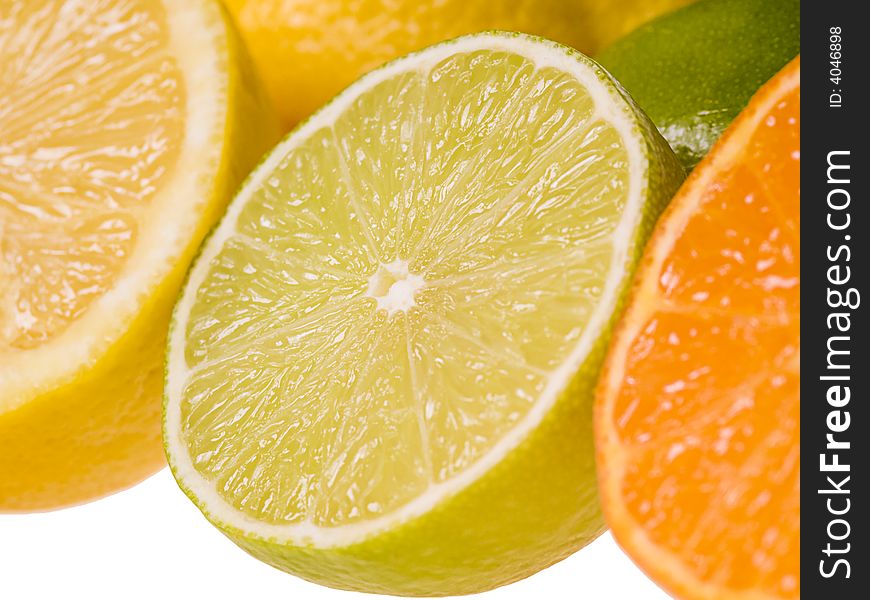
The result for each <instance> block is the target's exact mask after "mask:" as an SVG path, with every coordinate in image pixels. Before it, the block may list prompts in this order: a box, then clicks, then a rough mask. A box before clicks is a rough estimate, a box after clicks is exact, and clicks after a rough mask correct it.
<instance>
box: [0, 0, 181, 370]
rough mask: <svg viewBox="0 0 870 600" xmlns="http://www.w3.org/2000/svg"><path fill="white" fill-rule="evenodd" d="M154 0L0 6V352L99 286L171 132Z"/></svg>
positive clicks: (49, 326) (173, 81) (127, 235)
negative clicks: (0, 66)
mask: <svg viewBox="0 0 870 600" xmlns="http://www.w3.org/2000/svg"><path fill="white" fill-rule="evenodd" d="M167 44H168V31H167V23H166V15H165V14H164V9H163V6H162V4H161V3H160V2H152V1H147V0H9V1H6V2H4V3H3V6H2V8H0V65H2V68H0V356H2V354H3V352H11V351H15V350H26V349H31V348H35V347H38V346H40V345H42V344H45V343H46V342H48V341H50V340H52V339H53V338H54V337H56V336H58V335H59V334H61V333H63V331H64V330H65V329H66V328H67V327H68V326H69V325H70V324H71V323H72V322H74V321H75V320H76V319H78V318H80V317H81V316H82V315H83V314H85V313H86V311H87V310H88V309H89V307H91V305H92V304H93V303H94V302H95V301H96V300H97V299H98V298H100V297H101V296H102V295H103V294H105V293H106V292H107V291H108V290H109V289H111V288H112V286H113V285H114V283H115V281H116V280H117V277H118V275H119V273H120V272H121V271H122V269H123V267H124V265H125V263H126V261H127V260H128V259H129V257H130V255H131V253H132V251H133V249H134V246H135V243H136V235H137V230H138V228H139V227H140V225H141V224H142V222H143V220H144V219H145V218H146V210H147V208H148V203H149V200H150V199H151V198H152V197H153V195H154V194H155V192H156V191H157V190H158V189H159V188H160V186H161V182H162V181H163V180H164V179H165V178H166V176H167V173H168V171H169V170H170V168H171V166H172V164H173V163H174V160H175V154H176V152H177V149H178V148H179V146H180V137H181V136H182V135H183V131H184V126H183V96H184V93H183V89H182V81H181V78H180V75H179V71H178V69H177V66H176V64H175V61H174V60H173V58H172V57H171V55H169V54H168V53H167V52H166V47H167Z"/></svg>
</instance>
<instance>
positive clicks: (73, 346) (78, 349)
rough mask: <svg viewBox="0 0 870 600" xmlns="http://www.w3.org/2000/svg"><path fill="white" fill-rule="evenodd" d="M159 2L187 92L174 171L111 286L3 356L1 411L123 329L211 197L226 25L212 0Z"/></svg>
mask: <svg viewBox="0 0 870 600" xmlns="http://www.w3.org/2000/svg"><path fill="white" fill-rule="evenodd" d="M163 3H164V5H165V7H166V15H167V22H168V26H169V32H170V44H171V47H170V48H169V49H168V50H167V51H168V52H170V53H171V54H172V56H173V57H174V58H175V60H176V61H177V64H178V66H179V72H180V73H181V75H182V77H183V78H184V85H185V93H186V102H185V114H186V122H185V123H186V131H185V134H184V142H183V146H182V148H181V151H180V153H179V156H178V160H177V163H176V164H175V166H174V170H173V175H172V177H171V179H170V180H168V181H167V182H166V185H165V187H163V188H162V189H161V190H160V191H159V192H157V193H156V194H155V195H154V196H153V197H152V198H151V199H150V201H149V204H150V205H149V208H148V211H147V216H146V219H145V220H144V221H142V222H140V223H139V225H140V234H139V237H138V241H137V243H136V247H135V250H134V251H133V253H132V254H131V256H130V258H129V260H128V262H127V263H126V264H125V265H124V267H123V269H122V270H121V272H120V273H119V275H118V278H117V280H116V282H115V285H114V286H113V288H112V289H111V290H109V291H108V292H106V293H105V294H104V295H103V296H101V297H100V298H98V299H96V300H95V301H94V302H93V304H92V305H91V306H90V307H89V308H88V310H87V312H86V313H85V314H84V315H82V317H81V318H79V319H78V320H76V321H75V322H73V323H72V324H70V326H69V327H68V328H67V329H66V330H65V331H64V332H63V333H61V334H60V335H58V336H57V337H56V338H54V339H52V340H51V341H50V342H49V343H46V344H44V345H42V346H40V347H38V348H34V349H31V350H24V351H15V352H6V353H3V354H2V356H0V389H2V390H3V394H2V397H0V412H4V411H7V410H12V409H14V408H16V407H18V406H20V405H22V404H24V403H26V402H27V401H29V400H30V399H32V398H34V397H37V396H39V395H40V394H43V393H45V392H47V391H50V390H52V389H56V388H57V387H58V386H60V385H63V384H64V383H65V382H67V381H69V380H71V379H73V378H74V377H75V376H76V374H77V373H79V372H80V371H81V370H83V369H86V368H88V367H90V366H92V365H93V364H94V363H95V362H96V361H97V360H98V359H99V358H100V357H101V356H102V355H103V354H104V353H105V352H106V351H107V350H108V349H109V347H110V346H111V345H112V344H113V343H114V342H116V341H117V340H118V339H119V338H120V337H121V336H122V335H123V334H124V332H125V331H126V330H127V328H128V327H129V325H130V322H131V321H132V320H133V319H134V318H135V317H136V315H137V313H138V312H139V310H140V309H141V307H142V304H143V302H144V301H145V300H146V299H147V298H148V297H149V296H150V295H151V294H152V293H153V290H154V288H155V286H157V285H158V284H159V283H160V282H161V281H162V279H163V278H164V277H166V275H167V274H168V273H169V272H170V271H171V270H172V269H173V268H174V267H175V261H176V260H177V257H178V255H179V254H180V253H181V252H182V251H183V249H184V248H185V247H186V246H187V245H188V244H189V243H190V232H191V231H193V230H195V229H196V228H197V225H198V222H199V220H200V219H201V212H202V207H203V206H204V205H206V204H207V203H208V202H209V200H210V193H211V188H212V185H213V180H214V178H215V176H216V174H217V169H218V166H219V164H220V159H221V155H222V153H223V145H222V142H221V140H222V137H223V133H224V126H225V122H226V112H227V98H226V95H227V90H228V87H229V82H228V80H227V66H228V65H227V59H228V57H227V52H228V49H227V44H228V40H227V31H226V28H225V24H224V21H223V18H222V16H221V14H220V9H219V7H218V6H216V5H215V4H213V3H211V2H203V1H202V0H163ZM158 325H159V324H158Z"/></svg>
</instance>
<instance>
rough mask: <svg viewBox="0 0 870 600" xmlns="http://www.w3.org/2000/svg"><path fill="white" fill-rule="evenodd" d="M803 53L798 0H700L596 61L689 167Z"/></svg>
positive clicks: (621, 42) (640, 30) (644, 28)
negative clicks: (613, 78) (791, 61)
mask: <svg viewBox="0 0 870 600" xmlns="http://www.w3.org/2000/svg"><path fill="white" fill-rule="evenodd" d="M798 52H800V0H700V1H699V2H696V3H694V4H691V5H689V6H686V7H685V8H681V9H679V10H677V11H675V12H672V13H669V14H666V15H664V16H661V17H659V18H657V19H655V20H653V21H651V22H649V23H647V24H646V25H643V26H641V27H640V28H638V29H636V30H635V31H634V32H632V33H630V34H628V35H627V36H625V37H624V38H622V39H621V40H619V41H617V42H616V43H614V44H613V45H611V46H610V47H608V48H607V49H605V50H604V51H603V52H602V53H601V54H600V55H598V56H597V57H596V58H597V60H598V61H599V62H600V63H601V64H602V65H604V66H605V67H606V68H607V69H608V70H609V71H610V72H611V73H612V74H613V76H614V77H616V78H617V79H618V80H619V82H620V83H621V84H622V85H624V86H625V88H626V89H627V90H628V91H629V92H630V93H631V95H632V96H633V97H634V99H635V100H636V101H637V103H638V104H640V106H641V107H642V108H643V109H644V111H646V113H647V114H648V115H649V116H650V118H651V119H652V120H653V122H654V123H655V124H656V125H657V126H658V128H659V129H660V130H661V132H662V134H664V136H665V138H666V139H667V140H668V142H669V143H670V144H671V147H672V148H673V149H674V151H675V152H676V153H677V156H679V157H680V160H681V161H682V162H683V164H684V165H685V166H686V167H687V168H689V169H691V168H693V167H694V166H695V165H696V164H697V163H698V161H699V160H701V158H703V156H704V155H705V154H706V153H707V151H708V150H709V149H710V146H712V145H713V143H714V142H715V141H716V139H717V138H718V137H719V136H720V135H721V134H722V132H723V131H724V130H725V128H726V127H727V126H728V124H729V123H730V122H731V121H732V120H733V119H734V117H736V116H737V114H738V113H739V112H740V111H741V110H743V108H744V107H745V106H746V104H747V103H748V102H749V99H750V98H751V97H752V95H753V94H754V93H755V92H756V90H758V88H759V87H760V86H761V85H762V84H763V83H764V82H765V81H767V80H768V79H770V78H771V77H773V75H774V74H775V73H776V72H777V71H779V70H780V69H781V68H782V67H783V66H784V65H785V64H786V63H788V62H789V61H790V60H791V59H793V58H794V57H795V56H797V54H798Z"/></svg>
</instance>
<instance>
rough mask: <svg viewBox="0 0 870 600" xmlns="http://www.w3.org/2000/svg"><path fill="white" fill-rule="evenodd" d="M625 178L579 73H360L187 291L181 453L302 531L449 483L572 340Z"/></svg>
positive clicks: (623, 162)
mask: <svg viewBox="0 0 870 600" xmlns="http://www.w3.org/2000/svg"><path fill="white" fill-rule="evenodd" d="M627 186H628V159H627V154H626V150H625V147H624V145H623V142H622V140H621V138H620V137H619V135H618V134H617V132H616V130H615V129H614V128H613V127H612V126H611V125H610V124H609V123H607V122H605V121H604V120H602V119H601V118H600V117H599V116H598V115H596V113H595V110H594V105H593V101H592V99H591V97H590V95H589V94H588V93H587V91H586V90H585V88H583V87H582V86H581V85H580V84H579V83H578V82H577V81H576V80H575V79H574V78H573V77H571V76H569V75H568V74H566V73H564V72H561V71H557V70H555V69H553V68H541V69H537V68H536V67H535V66H534V65H533V64H532V63H531V62H530V61H529V60H527V59H525V58H522V57H520V56H517V55H514V54H510V53H499V52H493V51H485V52H484V51H480V52H470V53H460V54H456V55H454V56H452V57H451V58H448V59H445V60H443V61H442V62H440V63H438V64H437V65H435V66H433V67H431V68H427V69H421V70H419V71H411V72H406V73H401V74H398V75H395V76H393V77H391V78H388V79H385V80H384V81H382V82H381V83H379V84H377V85H375V86H373V87H372V88H370V89H368V90H367V91H365V92H363V93H362V94H361V95H359V96H358V97H357V98H356V99H355V100H353V101H352V102H351V104H350V105H349V106H348V107H347V109H346V110H344V111H343V112H342V113H341V114H340V115H339V116H338V117H337V118H336V120H335V121H334V123H333V124H332V125H328V124H327V125H325V126H324V127H322V128H320V129H317V130H316V131H313V132H312V133H311V134H310V136H308V137H307V138H306V139H304V140H302V141H301V142H299V144H298V145H297V146H296V147H294V148H293V149H291V150H289V151H288V152H287V154H286V156H285V157H284V158H283V160H282V161H281V162H280V165H279V166H278V167H277V168H276V169H275V170H274V172H273V173H271V174H270V175H268V176H266V177H265V179H264V181H263V184H262V185H261V186H259V187H258V188H257V189H256V190H255V191H254V192H253V194H252V196H251V197H250V199H249V200H247V204H246V205H245V207H244V208H243V209H242V211H241V213H240V216H239V220H238V224H237V226H236V231H235V233H234V234H233V235H232V236H231V237H229V238H228V239H227V240H226V241H225V243H224V245H223V247H222V250H221V251H220V252H219V254H217V255H216V257H215V258H214V259H213V260H212V261H211V264H210V271H209V273H208V275H207V277H206V278H205V280H204V281H203V282H202V284H201V286H200V287H199V289H198V292H197V294H196V297H195V301H194V304H193V306H192V308H191V312H190V314H189V320H188V321H187V329H186V333H185V335H186V346H185V359H186V363H187V367H188V368H189V369H190V371H189V373H188V379H187V382H186V386H185V389H184V392H183V398H182V401H181V427H182V436H183V438H182V439H183V440H184V443H185V444H186V445H187V448H188V451H189V454H190V457H191V459H192V462H193V466H194V468H195V469H196V470H197V471H198V472H199V473H200V474H201V475H202V476H203V477H204V478H206V479H207V480H210V481H211V482H212V483H213V485H214V486H215V489H216V490H217V492H218V494H220V495H221V496H222V497H223V499H224V500H225V501H226V502H228V503H229V504H230V505H232V506H234V507H236V508H238V509H239V510H241V511H243V512H245V513H247V514H249V515H251V516H254V517H255V518H257V519H259V520H261V521H265V522H270V523H273V524H300V523H307V524H311V525H313V526H318V527H334V526H340V525H344V524H349V523H354V522H358V521H361V520H368V519H374V518H378V517H381V516H383V515H386V514H388V513H390V512H391V511H395V510H397V509H399V508H401V507H402V506H404V505H406V504H408V503H409V502H411V501H412V500H414V499H415V498H418V497H420V496H421V495H422V494H424V493H425V492H426V491H427V490H428V489H430V488H431V487H432V486H437V485H441V484H445V483H446V482H449V481H450V480H451V479H453V478H454V477H456V476H457V475H459V474H460V473H462V472H464V471H465V470H466V469H468V468H469V467H470V466H472V465H474V464H475V463H477V462H478V461H479V460H481V457H483V456H484V455H485V454H486V453H487V452H488V451H490V450H492V449H493V447H494V446H495V445H496V444H497V443H498V442H499V440H501V439H502V438H503V437H504V436H505V435H506V434H507V433H508V432H510V431H511V430H512V429H513V428H514V427H516V426H517V424H518V423H519V422H520V421H521V420H522V419H523V417H525V416H526V415H527V414H528V413H529V411H530V409H531V408H532V406H533V405H534V404H535V403H536V402H537V400H538V398H539V397H540V395H541V393H542V391H543V390H544V387H545V385H546V384H547V381H548V378H549V376H550V374H551V372H552V371H553V369H555V368H556V367H557V366H559V365H560V364H561V363H562V362H563V361H564V360H565V359H566V357H567V355H568V354H569V352H570V351H571V350H572V349H573V348H574V346H575V345H576V343H577V340H578V338H579V337H580V335H581V333H582V332H583V329H584V325H585V324H586V322H587V320H588V318H589V315H590V313H591V311H592V310H593V308H594V306H595V305H596V303H597V301H598V299H599V298H600V296H601V294H602V286H603V283H604V277H605V275H606V272H607V270H608V268H609V265H610V261H611V244H612V240H611V234H612V233H613V231H614V228H615V226H616V223H617V221H618V219H619V218H620V216H621V211H622V209H623V204H624V201H625V197H626V194H627Z"/></svg>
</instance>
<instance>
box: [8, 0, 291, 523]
mask: <svg viewBox="0 0 870 600" xmlns="http://www.w3.org/2000/svg"><path fill="white" fill-rule="evenodd" d="M0 64H2V65H3V67H2V69H0V511H26V510H42V509H48V508H56V507H60V506H65V505H69V504H73V503H77V502H82V501H84V500H88V499H91V498H95V497H98V496H101V495H104V494H106V493H109V492H111V491H114V490H117V489H119V488H122V487H126V486H128V485H130V484H132V483H134V482H136V481H138V480H140V479H142V478H143V477H145V476H147V475H149V474H150V473H152V472H153V471H155V470H157V469H158V468H159V467H160V466H161V465H162V464H164V462H163V459H162V452H161V443H160V397H161V390H162V381H163V372H162V371H163V370H162V364H163V359H162V355H163V349H164V348H165V339H166V328H167V326H168V322H169V316H170V312H171V309H172V304H173V302H174V299H175V296H176V295H177V293H178V289H179V287H180V286H181V280H182V278H183V275H184V273H185V271H186V268H187V265H188V263H189V261H190V259H191V257H192V255H193V253H194V252H195V250H196V248H197V247H198V245H199V244H200V242H201V240H202V238H203V237H204V235H205V233H206V231H207V229H208V228H209V227H210V226H211V225H212V224H213V222H214V221H215V220H216V219H217V217H218V216H219V215H220V213H221V212H222V210H223V209H224V207H225V205H226V202H227V201H228V200H229V194H230V193H231V191H234V190H233V188H234V187H235V186H236V185H238V182H239V181H240V178H241V176H243V175H244V174H245V171H246V170H248V169H249V168H250V167H252V166H253V163H254V162H255V161H256V160H257V158H258V156H259V155H260V154H261V152H262V151H263V150H265V148H264V145H265V146H268V145H271V144H272V143H274V141H275V139H276V138H275V137H274V135H275V134H274V131H276V130H277V123H276V120H275V118H274V117H269V112H268V110H266V109H265V108H264V104H263V103H262V102H261V100H260V98H259V96H258V95H257V93H256V89H257V88H256V86H255V85H254V80H253V77H252V75H251V73H252V69H251V68H250V67H249V66H247V65H246V63H245V61H244V59H243V57H242V55H241V47H240V42H239V40H238V39H237V37H235V34H234V33H233V31H232V30H231V29H230V26H229V21H228V20H226V19H225V18H224V16H223V13H222V10H221V8H220V5H219V4H217V3H214V2H211V1H207V0H201V1H200V0H183V1H180V2H179V1H173V2H169V1H167V2H156V1H146V0H101V1H99V2H90V1H84V0H81V1H78V0H63V1H61V0H57V1H42V0H40V1H31V0H27V1H24V0H13V1H11V2H9V1H6V2H4V3H3V5H2V8H0Z"/></svg>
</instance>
